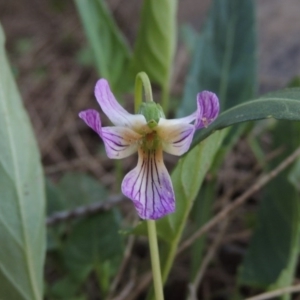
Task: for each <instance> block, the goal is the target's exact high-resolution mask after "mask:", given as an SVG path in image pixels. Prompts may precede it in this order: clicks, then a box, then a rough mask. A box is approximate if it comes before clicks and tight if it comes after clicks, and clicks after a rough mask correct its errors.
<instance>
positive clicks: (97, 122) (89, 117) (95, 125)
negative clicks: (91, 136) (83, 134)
mask: <svg viewBox="0 0 300 300" xmlns="http://www.w3.org/2000/svg"><path fill="white" fill-rule="evenodd" d="M79 118H81V119H82V120H83V121H84V122H85V123H86V124H87V125H88V126H89V127H91V128H92V129H93V130H94V131H96V132H97V133H98V134H99V136H100V137H102V126H101V119H100V116H99V113H98V112H97V111H96V110H94V109H87V110H83V111H81V112H80V113H79Z"/></svg>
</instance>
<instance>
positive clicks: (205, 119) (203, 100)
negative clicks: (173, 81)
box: [194, 91, 220, 129]
mask: <svg viewBox="0 0 300 300" xmlns="http://www.w3.org/2000/svg"><path fill="white" fill-rule="evenodd" d="M219 110H220V105H219V99H218V97H217V95H216V94H214V93H212V92H209V91H203V92H201V93H199V94H198V95H197V113H196V121H195V124H194V125H195V127H196V129H200V128H203V127H207V126H208V125H209V124H211V123H212V122H213V121H214V120H215V119H216V118H217V116H218V114H219Z"/></svg>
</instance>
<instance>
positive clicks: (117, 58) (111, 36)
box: [75, 0, 134, 92]
mask: <svg viewBox="0 0 300 300" xmlns="http://www.w3.org/2000/svg"><path fill="white" fill-rule="evenodd" d="M75 3H76V6H77V9H78V12H79V15H80V17H81V20H82V23H83V26H84V29H85V32H86V35H87V37H88V40H89V43H90V45H91V47H92V49H93V52H94V57H95V62H96V67H97V70H98V73H99V74H100V75H101V76H102V77H104V78H106V79H107V80H108V81H109V83H110V85H111V87H112V90H113V91H115V92H122V91H126V90H128V89H129V88H130V87H131V86H129V85H128V82H130V78H129V74H128V66H129V62H130V59H131V58H130V52H129V48H128V46H127V43H126V41H125V39H124V37H123V35H122V33H121V32H120V30H119V28H118V27H117V25H116V23H115V21H114V19H113V17H112V15H111V13H110V11H109V10H108V8H107V6H106V4H105V1H104V0H75ZM131 79H132V82H133V80H134V78H131Z"/></svg>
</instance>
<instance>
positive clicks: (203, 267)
mask: <svg viewBox="0 0 300 300" xmlns="http://www.w3.org/2000/svg"><path fill="white" fill-rule="evenodd" d="M227 226H228V219H226V220H224V221H223V222H222V224H221V229H220V231H219V233H218V235H217V237H216V239H215V240H214V241H213V244H212V245H211V247H210V249H209V250H208V252H207V254H206V256H205V257H204V259H203V261H202V264H201V267H200V269H199V270H198V272H197V274H196V277H195V279H194V282H193V283H191V284H190V285H189V288H190V292H191V295H190V300H193V299H195V300H196V299H197V296H196V295H197V293H196V291H197V288H198V286H199V285H200V282H201V281H202V278H203V276H204V273H205V271H206V269H207V267H208V266H209V264H210V262H211V260H212V259H213V257H214V256H215V253H216V252H217V250H218V248H219V246H220V244H221V242H222V239H223V237H224V234H225V231H226V230H227Z"/></svg>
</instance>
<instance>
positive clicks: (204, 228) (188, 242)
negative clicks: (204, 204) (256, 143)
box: [177, 148, 300, 255]
mask: <svg viewBox="0 0 300 300" xmlns="http://www.w3.org/2000/svg"><path fill="white" fill-rule="evenodd" d="M299 155H300V148H297V149H296V150H295V151H294V152H293V153H292V154H291V155H290V156H288V157H287V158H286V159H285V160H284V161H283V162H282V163H281V164H279V165H278V166H277V167H276V168H275V169H274V170H273V171H271V172H270V173H268V174H266V175H264V176H262V177H261V178H260V179H259V180H258V181H256V182H255V183H254V184H253V185H252V186H251V187H250V188H249V189H248V190H247V191H246V192H245V193H244V194H242V195H241V196H240V197H238V198H237V199H236V200H235V201H234V202H233V203H232V204H230V205H228V206H227V207H226V208H225V209H223V210H222V211H221V212H219V213H218V214H217V215H216V216H215V217H214V218H212V219H211V220H210V221H209V222H207V223H206V224H205V225H204V226H202V227H201V228H200V229H199V230H198V231H196V232H195V233H194V234H193V235H192V236H191V237H190V238H188V239H187V240H185V241H184V242H183V243H182V245H181V246H180V248H179V249H178V252H177V255H178V254H179V253H181V252H183V251H184V250H185V249H187V248H188V247H189V246H190V245H191V244H193V242H194V241H195V240H196V239H198V238H199V237H200V236H202V235H203V234H204V233H205V232H207V231H208V230H210V229H211V228H212V227H214V226H215V225H216V224H218V223H219V222H220V221H222V220H224V219H225V218H226V217H227V215H228V214H229V213H231V212H232V211H234V210H235V209H236V208H237V207H239V206H241V205H242V204H243V203H244V202H245V201H246V200H247V199H248V198H249V197H250V196H251V195H253V194H254V193H256V192H257V191H259V190H260V189H261V188H262V187H263V186H264V185H266V184H267V183H268V182H269V181H271V180H272V179H273V178H274V177H275V176H277V175H278V174H279V173H280V172H281V171H283V170H284V169H285V168H286V167H288V166H289V165H290V164H291V163H292V162H294V161H295V160H296V159H297V158H298V156H299Z"/></svg>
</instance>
